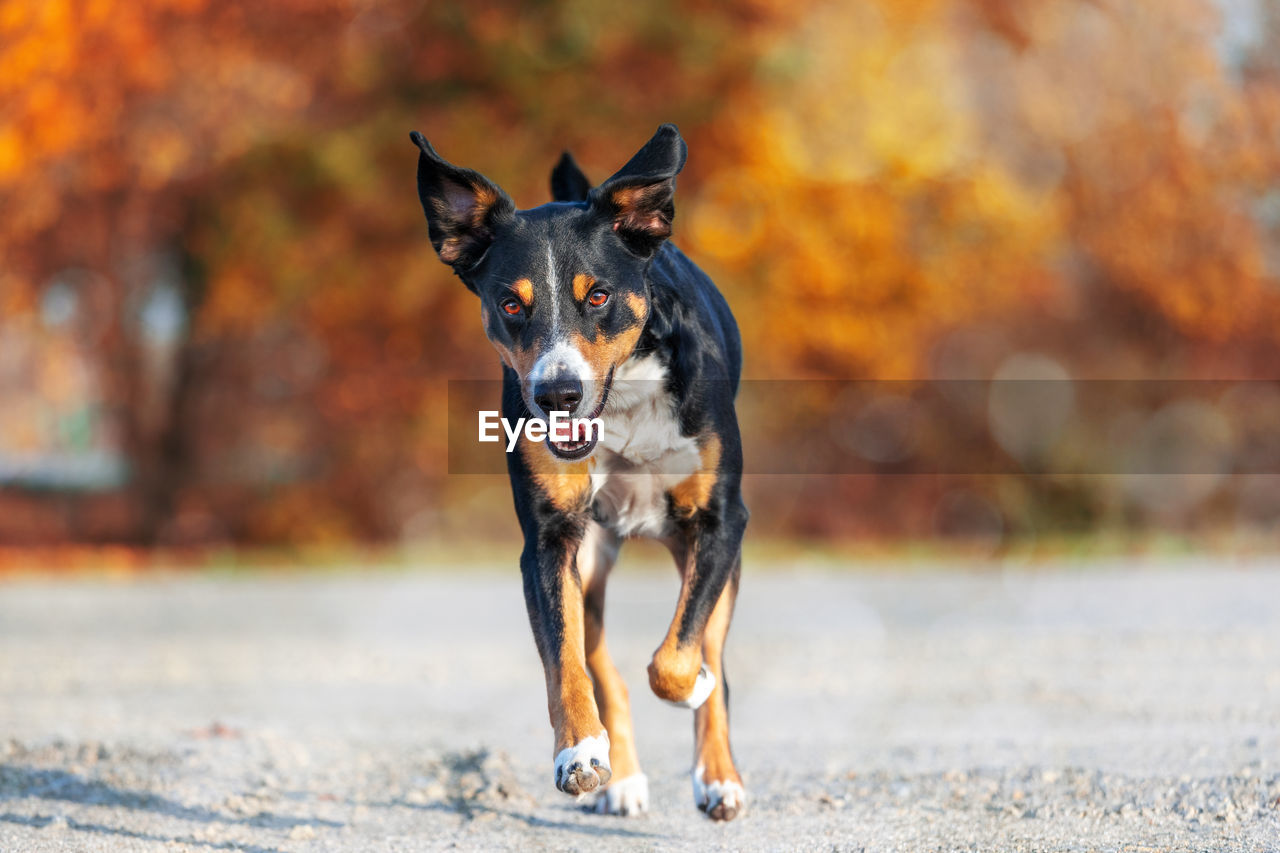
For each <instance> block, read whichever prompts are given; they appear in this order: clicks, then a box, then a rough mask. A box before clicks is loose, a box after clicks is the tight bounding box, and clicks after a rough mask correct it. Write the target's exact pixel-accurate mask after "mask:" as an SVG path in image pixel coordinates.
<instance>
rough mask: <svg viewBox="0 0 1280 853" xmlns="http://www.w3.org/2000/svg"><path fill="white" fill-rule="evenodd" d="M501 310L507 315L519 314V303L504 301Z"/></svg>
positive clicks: (512, 300)
mask: <svg viewBox="0 0 1280 853" xmlns="http://www.w3.org/2000/svg"><path fill="white" fill-rule="evenodd" d="M502 310H503V311H506V312H507V313H508V314H519V313H520V303H519V302H517V301H516V300H514V299H504V300H502Z"/></svg>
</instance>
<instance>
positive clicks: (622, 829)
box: [0, 557, 1280, 853]
mask: <svg viewBox="0 0 1280 853" xmlns="http://www.w3.org/2000/svg"><path fill="white" fill-rule="evenodd" d="M676 590H677V585H676V580H675V578H674V575H673V574H672V575H668V574H666V573H658V572H651V571H631V572H628V570H627V565H626V561H625V557H624V564H623V566H622V567H621V568H620V570H619V572H618V573H617V575H616V576H615V580H614V582H613V583H612V584H611V587H610V593H611V598H610V611H609V631H610V646H611V647H612V649H613V651H614V655H615V658H616V659H617V663H618V665H619V668H620V669H621V670H622V672H623V673H624V674H625V675H626V676H627V677H628V678H629V680H630V682H631V684H632V688H633V690H632V698H633V702H634V704H635V712H636V727H637V739H638V742H639V745H640V754H641V761H642V763H644V764H645V769H646V771H647V772H648V774H649V778H650V786H651V791H652V800H653V802H652V805H653V812H652V813H651V814H648V815H646V816H643V817H639V818H630V819H623V818H609V817H602V816H597V815H594V814H587V813H585V812H584V811H583V810H582V808H581V806H580V805H578V804H575V803H574V801H572V800H570V799H569V798H567V797H565V796H564V795H562V794H559V793H558V792H556V791H555V790H554V788H553V786H552V781H551V757H552V756H551V733H550V728H549V726H548V725H547V720H546V706H545V702H546V699H545V692H544V688H543V685H542V675H541V671H540V668H539V665H538V661H537V658H536V655H535V653H534V648H533V641H532V638H531V636H530V634H529V631H528V628H527V626H526V624H525V614H524V605H523V602H522V600H521V598H520V595H521V593H520V584H519V580H518V577H517V576H516V574H515V573H514V572H513V571H499V570H496V569H495V570H485V571H468V572H467V573H466V574H465V575H463V574H456V575H450V576H442V575H437V574H431V573H409V574H394V573H387V572H385V571H369V572H357V571H352V572H350V573H344V574H341V575H337V576H335V575H322V576H298V575H294V576H280V575H273V576H266V577H263V576H245V577H238V576H237V577H213V578H210V577H165V578H159V579H142V580H130V581H124V582H118V583H109V582H98V581H95V582H87V581H78V582H72V581H29V580H28V581H9V582H6V583H2V584H0V850H2V851H5V853H8V851H46V850H59V851H61V850H138V851H161V850H163V851H174V850H193V851H200V850H247V851H254V853H275V851H327V850H360V851H364V850H371V851H379V850H388V851H389V850H396V851H413V850H435V849H442V848H461V849H483V850H493V849H512V850H514V849H520V850H527V849H556V850H566V849H567V850H591V851H598V850H602V849H605V850H607V849H654V850H682V849H697V850H702V849H735V850H736V849H743V850H800V849H803V850H810V849H811V850H819V849H820V850H832V849H835V850H863V849H865V850H902V851H918V850H980V851H1013V850H1019V851H1022V850H1078V851H1092V850H1115V851H1153V850H1197V851H1198V850H1204V851H1235V850H1241V851H1245V850H1247V851H1270V850H1280V564H1277V563H1263V562H1254V563H1250V564H1240V563H1235V562H1233V563H1231V564H1230V565H1225V564H1217V563H1212V562H1209V561H1204V562H1198V563H1196V562H1182V563H1178V564H1176V565H1151V564H1144V565H1142V566H1134V565H1126V564H1119V563H1117V564H1112V565H1090V566H1087V567H1082V566H1060V567H1056V568H1047V569H1046V568H1038V569H1035V570H1026V569H1024V570H1020V571H1010V572H1000V571H995V570H986V571H981V570H978V571H975V570H971V569H962V568H959V567H939V568H938V569H937V570H936V571H921V570H913V571H909V572H906V573H902V572H897V573H890V572H889V571H884V572H878V571H876V570H874V569H866V568H860V569H858V570H857V571H855V572H845V573H839V572H830V571H825V570H823V569H822V568H821V567H818V566H810V567H804V566H799V567H783V566H769V567H751V568H749V569H748V571H747V572H746V574H745V575H744V579H743V587H742V595H741V598H740V600H739V607H738V615H737V618H736V620H735V624H734V629H733V631H732V632H731V634H730V646H729V650H728V656H727V661H728V672H729V674H730V678H731V681H732V684H733V698H734V746H735V753H736V755H737V757H738V763H739V765H740V767H741V769H742V771H743V776H744V778H745V780H746V784H747V789H748V807H747V812H746V814H745V815H744V816H742V817H741V818H739V819H738V820H737V821H734V822H733V823H730V824H728V825H714V824H712V823H710V822H709V821H707V820H705V819H704V818H703V817H702V816H701V815H700V814H699V813H698V812H697V811H696V810H695V809H694V808H693V806H692V799H691V791H690V785H689V780H688V773H687V767H688V761H689V758H690V753H691V740H692V732H691V728H692V727H691V725H690V720H689V717H690V715H689V713H688V712H687V711H680V710H677V709H673V708H670V707H668V706H666V705H663V704H662V703H660V702H658V701H657V700H656V699H655V698H653V697H652V696H651V695H649V693H648V690H647V688H646V686H645V685H646V680H645V675H644V666H645V664H646V663H647V661H648V655H649V653H650V652H651V651H652V650H653V648H654V647H655V646H656V645H657V643H658V641H659V640H660V639H661V636H662V633H663V631H664V629H665V627H666V624H667V621H668V620H669V618H670V614H671V611H672V607H673V605H674V601H675V595H676Z"/></svg>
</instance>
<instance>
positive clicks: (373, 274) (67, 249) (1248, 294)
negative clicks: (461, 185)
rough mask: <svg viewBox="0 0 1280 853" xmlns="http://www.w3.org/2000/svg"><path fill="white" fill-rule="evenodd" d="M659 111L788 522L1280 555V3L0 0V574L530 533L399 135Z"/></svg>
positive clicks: (534, 172)
mask: <svg viewBox="0 0 1280 853" xmlns="http://www.w3.org/2000/svg"><path fill="white" fill-rule="evenodd" d="M665 121H672V122H675V123H677V124H678V125H679V126H680V128H681V131H682V133H683V134H684V136H685V138H686V139H687V141H688V143H689V147H690V157H689V162H688V166H687V168H686V170H685V172H684V173H683V175H682V177H681V180H680V187H679V192H678V195H677V220H676V234H675V241H676V242H677V244H679V245H680V246H681V247H682V248H683V249H684V250H685V251H686V252H688V253H689V254H690V255H691V256H692V257H693V258H694V259H695V260H696V261H697V262H698V263H699V264H700V265H702V266H703V268H704V269H706V270H707V271H708V272H709V273H710V274H711V275H712V277H713V278H714V279H715V280H716V281H717V283H718V284H719V286H720V287H721V289H722V290H723V291H724V293H725V294H726V295H727V297H728V299H729V301H730V304H731V305H732V306H733V308H734V310H735V312H736V314H737V317H738V320H739V323H740V325H741V327H742V332H743V335H744V338H745V343H746V365H745V375H746V377H748V378H749V379H750V380H753V383H754V384H748V386H746V387H747V391H744V394H746V398H745V399H744V403H743V407H744V411H743V429H744V432H745V433H746V438H747V447H748V466H749V469H750V468H751V465H752V461H751V460H752V458H753V456H752V454H753V453H754V454H755V456H754V458H756V459H770V460H777V459H779V458H794V459H796V460H798V461H797V462H796V465H795V467H794V468H788V467H787V466H785V465H779V464H776V463H770V464H764V465H760V466H757V468H756V469H754V471H753V473H752V474H751V476H749V477H748V478H747V481H746V488H747V491H748V503H749V505H750V506H751V507H752V509H753V517H752V533H751V537H752V538H754V539H755V540H756V541H757V542H780V543H794V542H805V543H831V544H833V545H840V544H842V543H867V542H881V543H912V544H916V543H926V544H929V543H937V544H939V546H940V547H947V546H949V545H951V544H955V545H961V546H964V547H974V548H978V549H979V550H981V551H984V552H991V553H995V552H998V551H1000V550H1001V549H1010V548H1022V547H1028V548H1036V547H1045V548H1062V547H1069V548H1074V547H1077V546H1079V545H1081V544H1082V543H1083V544H1084V545H1085V546H1086V547H1087V546H1089V545H1090V543H1101V542H1108V541H1116V540H1119V541H1124V542H1144V541H1151V540H1153V539H1156V540H1164V539H1172V540H1175V541H1178V542H1187V543H1191V544H1192V545H1193V546H1197V547H1198V546H1201V545H1204V546H1208V547H1219V548H1248V549H1256V548H1268V549H1269V548H1272V547H1273V546H1275V545H1277V544H1280V541H1278V537H1277V534H1276V531H1277V522H1278V521H1280V385H1278V384H1277V383H1275V382H1273V381H1271V380H1274V379H1277V378H1280V369H1278V365H1280V335H1278V334H1277V329H1278V328H1280V183H1278V182H1277V178H1278V177H1280V3H1277V2H1270V0H1040V2H1036V3H1025V2H1019V0H874V2H873V1H871V0H868V2H858V3H850V2H818V0H788V2H785V3H783V2H778V0H748V2H737V3H721V2H704V1H703V0H688V2H678V0H658V2H653V3H644V4H639V3H637V4H626V5H616V6H615V5H613V4H600V3H592V2H586V0H544V2H515V0H511V2H465V3H464V2H444V0H435V2H429V3H420V2H360V1H359V0H305V2H303V0H279V2H275V3H270V4H260V3H256V4H249V3H238V2H213V0H131V2H127V3H126V2H116V0H41V2H32V0H0V211H2V213H3V227H2V228H0V546H4V547H3V548H2V549H0V555H2V556H0V560H3V561H5V562H8V563H10V564H25V562H26V561H28V560H29V559H31V556H30V555H31V554H32V553H46V554H48V553H53V554H56V553H58V549H69V550H72V551H74V550H75V549H77V548H83V547H90V546H91V547H93V548H98V547H99V546H104V545H110V546H113V547H114V549H115V550H114V551H113V552H112V553H115V554H117V555H118V557H119V559H120V560H122V561H126V562H127V561H130V560H146V559H147V556H146V555H148V554H150V553H153V549H162V551H163V552H165V553H170V554H172V553H177V552H183V551H185V550H189V551H190V553H193V554H199V553H207V552H221V551H225V550H231V551H235V550H237V549H254V548H284V549H286V550H287V549H300V548H306V549H332V550H335V551H341V550H344V549H351V548H364V547H378V548H389V549H401V548H404V549H408V551H409V552H414V549H417V551H418V552H420V551H422V550H423V549H427V550H431V549H438V548H442V547H445V546H452V545H454V544H457V543H460V542H464V541H474V540H475V539H476V534H477V531H478V530H483V534H484V537H483V538H484V539H485V541H486V542H489V543H491V544H496V545H497V546H499V547H502V548H508V546H509V545H510V546H514V543H515V542H516V537H517V535H518V534H517V530H516V525H515V524H514V521H513V515H512V511H511V509H510V498H509V495H508V487H507V484H506V479H505V477H504V476H502V475H500V474H464V473H459V472H457V471H454V472H452V473H451V472H450V467H449V460H448V442H449V423H448V422H449V417H448V408H449V407H448V405H447V399H448V397H449V396H450V385H449V383H450V381H456V380H478V379H492V378H495V377H496V376H497V375H498V369H499V363H498V360H497V357H496V355H495V354H494V353H493V351H492V349H491V348H490V347H489V345H488V343H487V342H486V341H485V339H484V336H483V333H482V330H481V326H480V322H479V311H478V310H477V306H476V303H475V298H474V297H473V296H472V295H471V294H470V293H468V292H467V291H466V290H465V289H464V288H463V287H462V286H461V284H460V283H458V282H457V280H456V279H454V278H453V277H452V275H451V274H450V273H449V271H448V270H447V269H446V268H445V267H444V266H443V265H441V264H440V263H439V261H438V260H437V259H436V257H435V255H434V253H433V252H432V251H431V247H430V244H429V242H428V240H427V229H426V227H425V222H424V221H423V218H422V213H421V208H420V206H419V202H418V198H417V194H416V189H415V183H414V172H415V164H416V161H417V152H416V149H415V148H414V147H413V146H412V144H411V143H410V142H409V141H408V132H409V131H410V130H413V129H417V130H421V131H422V132H423V133H424V134H426V136H427V137H428V138H429V139H431V141H432V142H433V143H434V144H435V146H436V147H437V148H438V149H439V151H440V152H441V153H442V154H443V155H444V156H445V157H446V158H448V159H450V160H452V161H453V162H455V163H458V164H461V165H465V166H469V167H473V168H476V169H478V170H480V171H482V172H484V173H485V174H487V175H488V176H489V177H491V178H493V179H494V180H495V181H497V182H498V183H499V184H501V185H502V186H503V187H504V188H505V189H506V190H507V191H508V192H509V193H511V194H512V196H513V197H514V198H515V200H516V202H517V204H519V205H520V206H522V207H532V206H535V205H537V204H540V203H542V202H544V201H546V200H548V189H547V178H548V172H549V169H550V167H551V165H552V164H553V163H554V162H555V159H556V158H557V157H558V156H559V153H560V151H561V150H562V149H565V148H569V149H572V150H573V152H574V154H575V155H576V156H577V158H578V160H579V162H580V163H582V164H583V166H584V168H585V169H586V170H587V172H588V174H589V175H590V176H591V177H592V178H593V179H595V180H597V181H598V180H601V179H603V178H604V177H607V176H608V175H609V174H610V173H612V171H613V170H614V169H616V168H617V167H618V166H619V165H621V164H622V163H623V162H624V161H625V160H626V159H627V158H628V157H629V156H630V155H631V154H632V153H633V152H634V151H635V149H636V148H638V147H639V146H640V144H642V143H643V142H644V141H645V140H646V139H647V138H648V137H649V135H650V134H652V132H653V130H654V129H655V127H656V126H657V125H658V124H660V123H662V122H665ZM1116 383H1119V384H1116ZM753 389H754V390H753ZM948 389H961V393H959V394H958V396H957V395H952V396H951V398H950V399H951V403H950V405H949V406H948V407H947V408H946V410H945V412H944V413H942V414H939V410H938V409H937V408H936V406H934V405H933V403H932V402H931V401H934V400H936V399H939V398H941V399H948V395H949V394H950V393H951V392H950V391H949V390H948ZM1019 389H1021V390H1019ZM1097 389H1104V390H1103V396H1104V397H1106V404H1105V405H1096V406H1094V405H1083V404H1082V402H1081V401H1083V400H1087V399H1089V398H1090V395H1091V394H1096V393H1099V392H1098V390H1097ZM494 402H495V404H496V402H497V401H496V399H495V401H494ZM797 436H800V437H801V438H804V437H805V436H809V437H810V438H812V437H813V436H819V437H821V440H812V441H810V440H803V441H799V443H798V444H797ZM490 447H493V446H490ZM1098 447H1105V448H1106V452H1105V453H1103V454H1102V455H1101V456H1099V455H1098V454H1097V453H1096V452H1095V449H1096V448H1098ZM493 452H494V453H499V451H497V450H494V451H493ZM1100 458H1105V459H1120V460H1121V461H1119V462H1116V463H1115V467H1114V468H1113V467H1110V466H1111V465H1112V463H1110V462H1099V461H1097V460H1098V459H1100ZM1135 458H1136V459H1138V462H1137V463H1134V462H1133V461H1132V460H1133V459H1135ZM850 459H861V460H863V461H865V462H866V463H867V464H866V465H865V466H862V467H859V466H856V465H852V464H850V462H849V460H850ZM1124 460H1129V462H1127V463H1126V462H1125V461H1124ZM1188 460H1189V461H1188ZM833 472H834V473H833ZM29 549H37V550H36V551H32V550H29ZM39 549H52V550H45V551H41V550H39ZM508 550H510V549H508ZM96 553H102V552H96ZM309 553H314V552H309ZM512 553H514V551H512Z"/></svg>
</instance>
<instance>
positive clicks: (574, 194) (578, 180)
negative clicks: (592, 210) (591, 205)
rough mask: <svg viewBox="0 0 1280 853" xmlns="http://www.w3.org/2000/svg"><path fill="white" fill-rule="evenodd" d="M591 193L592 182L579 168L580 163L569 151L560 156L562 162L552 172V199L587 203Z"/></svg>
mask: <svg viewBox="0 0 1280 853" xmlns="http://www.w3.org/2000/svg"><path fill="white" fill-rule="evenodd" d="M589 192H591V181H589V180H587V176H586V175H584V174H583V173H582V169H580V168H579V167H578V161H577V160H574V159H573V155H572V154H570V153H569V152H568V151H566V152H564V153H563V154H561V155H560V162H558V163H556V167H555V168H554V169H552V170H551V198H552V199H553V200H555V201H586V200H587V193H589Z"/></svg>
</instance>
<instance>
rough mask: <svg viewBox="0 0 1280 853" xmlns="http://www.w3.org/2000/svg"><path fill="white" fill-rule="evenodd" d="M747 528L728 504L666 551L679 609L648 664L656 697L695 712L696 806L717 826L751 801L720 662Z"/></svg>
mask: <svg viewBox="0 0 1280 853" xmlns="http://www.w3.org/2000/svg"><path fill="white" fill-rule="evenodd" d="M714 509H715V508H713V510H714ZM746 521H747V512H746V509H745V508H743V507H742V505H741V502H740V501H737V500H730V501H727V502H726V503H725V504H721V509H720V510H719V511H713V512H710V513H707V514H705V515H703V516H701V517H695V519H693V520H692V522H691V523H690V524H689V525H688V526H687V527H686V529H685V530H684V531H683V536H681V537H680V538H677V539H675V540H672V541H671V542H670V543H669V544H670V545H671V548H672V552H673V554H674V556H675V558H676V563H677V565H678V566H679V567H680V570H681V578H682V582H681V586H680V601H679V604H678V605H677V606H676V614H675V618H674V619H672V620H671V627H670V628H669V629H668V631H667V636H666V638H665V639H664V640H663V642H662V645H661V646H659V647H658V650H657V651H656V652H654V655H653V661H652V663H650V664H649V684H650V686H651V687H652V688H653V691H654V692H655V693H656V694H658V696H660V697H661V698H663V699H666V700H667V701H669V702H673V703H675V704H677V705H682V706H684V707H688V708H695V709H696V710H695V712H694V734H695V739H696V742H695V745H694V761H693V801H694V805H696V806H697V807H698V808H700V809H702V810H703V811H704V812H706V813H707V815H708V816H709V817H711V818H712V819H714V820H732V819H733V818H734V817H736V816H737V815H738V813H739V812H740V811H741V809H742V807H743V804H744V802H745V799H746V794H745V792H744V790H743V787H742V777H741V776H739V775H738V770H737V768H736V767H735V766H734V761H733V753H732V751H731V750H730V747H729V684H728V681H727V680H726V678H725V674H724V660H723V655H724V641H725V635H726V634H727V633H728V631H729V620H730V619H731V618H732V616H733V603H734V599H735V597H736V596H737V591H738V576H739V572H740V571H741V548H742V534H743V531H744V530H745V528H746Z"/></svg>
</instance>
